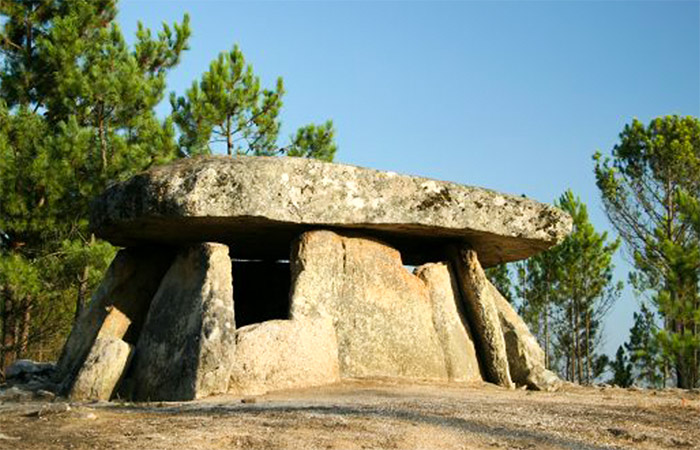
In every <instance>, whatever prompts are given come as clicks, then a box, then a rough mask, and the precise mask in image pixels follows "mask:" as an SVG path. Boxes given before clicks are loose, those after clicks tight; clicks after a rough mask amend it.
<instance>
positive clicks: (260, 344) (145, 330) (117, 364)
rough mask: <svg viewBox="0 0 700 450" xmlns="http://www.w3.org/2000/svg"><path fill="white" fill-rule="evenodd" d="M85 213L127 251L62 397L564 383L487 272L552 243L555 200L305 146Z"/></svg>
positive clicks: (79, 327) (109, 277) (220, 166)
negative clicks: (357, 384) (385, 383)
mask: <svg viewBox="0 0 700 450" xmlns="http://www.w3.org/2000/svg"><path fill="white" fill-rule="evenodd" d="M91 226H92V228H93V231H94V232H95V234H96V235H97V236H98V237H101V238H103V239H106V240H108V241H110V242H112V243H113V244H115V245H119V246H122V247H123V248H122V249H121V250H119V252H118V253H117V255H116V257H115V259H114V261H113V262H112V264H111V265H110V267H109V269H108V271H107V273H106V274H105V276H104V279H103V281H102V283H101V284H100V286H99V287H98V289H97V290H96V291H95V293H94V294H93V296H92V299H91V302H90V304H89V305H88V307H87V308H86V309H85V311H83V313H82V315H81V316H80V317H79V318H78V320H77V321H76V323H75V325H74V327H73V330H72V331H71V334H70V336H69V338H68V340H67V342H66V344H65V346H64V349H63V352H62V355H61V357H60V359H59V361H58V363H57V367H56V375H55V376H56V381H57V382H58V383H59V384H60V386H61V387H60V389H61V391H62V393H63V394H65V395H67V396H69V397H71V398H73V399H76V400H92V399H100V400H109V399H113V398H117V397H118V398H126V399H132V400H137V401H155V400H158V401H161V400H162V401H165V400H192V399H197V398H202V397H206V396H210V395H216V394H223V393H230V394H236V395H257V394H262V393H265V392H269V391H274V390H280V389H289V388H299V387H309V386H318V385H323V384H329V383H336V382H339V381H341V380H342V379H346V378H376V377H382V378H385V377H389V378H410V379H424V380H441V381H446V380H449V381H454V382H472V381H487V382H491V383H495V384H498V385H500V386H503V387H507V388H513V387H516V386H526V387H528V388H530V389H544V390H552V389H556V388H557V387H558V386H559V384H560V383H561V382H560V381H559V379H558V378H557V377H556V376H555V375H554V374H553V373H551V372H550V371H548V370H546V369H545V367H544V354H543V351H542V350H541V348H540V347H539V345H538V343H537V341H536V339H535V338H534V337H533V336H532V334H531V333H530V332H529V330H528V328H527V326H526V325H525V323H524V322H523V321H522V319H521V318H520V317H519V316H518V314H517V313H516V312H515V310H514V309H513V308H512V306H511V305H510V304H509V303H508V302H507V301H506V300H505V299H504V298H503V296H501V294H500V293H499V292H498V291H497V290H496V288H495V287H494V286H493V285H492V284H491V283H490V282H489V281H488V279H487V278H486V276H485V274H484V270H483V267H487V266H490V265H494V264H498V263H501V262H507V261H514V260H518V259H523V258H526V257H528V256H530V255H533V254H536V253H537V252H539V251H542V250H544V249H546V248H548V247H550V246H552V245H555V244H556V243H558V242H560V241H561V240H562V239H563V238H564V237H565V236H566V235H567V234H568V232H569V231H570V227H571V219H570V218H569V217H568V216H567V215H566V214H565V213H563V212H561V211H560V210H558V209H556V208H553V207H551V206H549V205H544V204H541V203H537V202H534V201H532V200H528V199H523V198H521V197H514V196H508V195H505V194H500V193H497V192H494V191H490V190H486V189H481V188H474V187H469V186H461V185H457V184H454V183H448V182H442V181H436V180H429V179H425V178H420V177H411V176H406V175H398V174H395V173H392V172H380V171H374V170H371V169H363V168H357V167H353V166H345V165H340V164H331V163H324V162H319V161H312V160H305V159H300V158H266V157H242V158H235V159H232V158H223V157H206V158H193V159H190V160H184V161H179V162H176V163H174V164H170V165H166V166H162V167H158V168H156V169H153V170H151V171H149V172H145V173H143V174H139V175H137V176H135V177H134V178H132V179H130V180H127V181H125V182H122V183H119V184H116V185H114V186H112V187H111V188H110V189H108V190H107V191H106V192H105V193H104V194H103V195H101V196H100V197H99V198H98V199H96V201H95V203H94V205H93V208H92V217H91ZM405 264H411V265H412V266H414V268H413V270H412V271H409V270H408V269H407V268H406V266H405Z"/></svg>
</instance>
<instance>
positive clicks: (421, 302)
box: [290, 231, 448, 380]
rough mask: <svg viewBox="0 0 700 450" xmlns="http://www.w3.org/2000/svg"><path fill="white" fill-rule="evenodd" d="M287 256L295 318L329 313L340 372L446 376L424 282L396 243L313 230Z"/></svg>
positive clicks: (435, 377) (426, 376) (439, 377)
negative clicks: (403, 258) (405, 262)
mask: <svg viewBox="0 0 700 450" xmlns="http://www.w3.org/2000/svg"><path fill="white" fill-rule="evenodd" d="M290 259H291V264H292V297H291V314H292V319H293V320H296V319H313V318H317V317H321V318H323V317H325V318H330V319H331V320H332V323H333V325H334V327H335V331H336V334H337V337H338V358H339V363H340V373H341V376H343V377H407V378H427V379H431V378H432V379H442V380H445V379H447V378H448V376H447V369H446V368H445V359H444V356H443V350H442V348H441V346H440V340H439V339H438V337H437V333H436V332H435V329H434V325H433V320H432V308H431V305H430V297H429V294H428V290H427V288H426V286H425V283H423V282H422V281H421V280H420V279H419V278H418V277H416V276H415V275H413V274H411V273H410V272H409V271H407V270H406V268H405V267H404V266H403V264H402V261H401V255H400V254H399V252H398V251H396V250H395V249H393V248H391V247H389V246H387V245H385V244H383V243H381V242H377V241H375V240H372V239H365V238H359V237H345V236H340V235H338V234H336V233H333V232H330V231H311V232H307V233H304V234H302V235H301V237H300V238H299V239H298V240H297V242H296V243H295V244H294V247H293V250H292V257H291V258H290Z"/></svg>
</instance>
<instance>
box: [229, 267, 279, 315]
mask: <svg viewBox="0 0 700 450" xmlns="http://www.w3.org/2000/svg"><path fill="white" fill-rule="evenodd" d="M231 266H232V270H233V309H234V313H235V315H236V328H240V327H244V326H246V325H250V324H252V323H260V322H265V321H266V320H276V319H289V289H290V285H291V278H292V277H291V273H290V267H289V261H254V260H240V259H233V260H231Z"/></svg>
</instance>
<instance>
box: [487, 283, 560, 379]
mask: <svg viewBox="0 0 700 450" xmlns="http://www.w3.org/2000/svg"><path fill="white" fill-rule="evenodd" d="M489 284H490V283H489ZM489 290H490V291H491V292H492V296H493V299H494V302H495V304H496V309H497V310H498V316H499V318H500V320H501V328H502V329H503V337H504V338H505V341H506V352H507V354H508V367H509V369H510V377H511V378H512V379H513V381H514V382H515V383H516V384H517V385H519V386H527V387H528V388H529V389H533V390H537V391H553V390H556V389H558V388H559V386H561V384H562V382H561V380H560V379H559V378H558V377H557V376H556V375H555V374H554V373H553V372H551V371H549V370H547V369H545V366H544V351H543V350H542V348H541V347H540V345H539V343H538V342H537V339H535V337H534V336H533V335H532V333H530V329H529V328H528V327H527V325H526V324H525V322H524V321H523V319H521V318H520V316H519V315H518V313H517V312H515V310H514V309H513V307H512V306H510V303H508V301H507V300H506V299H505V298H503V296H502V295H501V293H500V292H498V290H497V289H496V287H495V286H494V285H492V284H490V286H489Z"/></svg>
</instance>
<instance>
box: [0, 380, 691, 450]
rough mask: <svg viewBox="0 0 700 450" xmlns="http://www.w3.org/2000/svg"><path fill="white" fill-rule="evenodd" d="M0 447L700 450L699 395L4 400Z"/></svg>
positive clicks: (433, 391) (346, 386) (387, 390)
mask: <svg viewBox="0 0 700 450" xmlns="http://www.w3.org/2000/svg"><path fill="white" fill-rule="evenodd" d="M0 448H8V449H66V448H68V449H124V448H129V449H131V448H139V449H172V448H178V449H183V450H184V449H223V448H226V449H236V448H245V449H248V448H342V449H344V448H348V449H361V448H430V449H433V448H469V449H477V448H488V449H492V448H513V449H529V448H532V449H551V448H572V449H574V448H575V449H579V448H580V449H596V448H635V449H637V448H640V449H648V448H700V393H699V392H697V391H680V390H663V391H652V390H638V389H618V388H596V387H590V388H582V387H573V386H572V387H567V388H565V389H564V390H563V391H560V392H556V393H543V392H529V391H522V390H517V391H508V390H504V389H500V388H497V387H495V386H492V385H487V384H480V385H473V384H472V385H455V384H439V383H415V382H411V383H404V382H396V381H386V380H375V381H352V382H344V383H343V384H339V385H333V386H327V387H323V388H315V389H305V390H296V391H285V392H279V393H274V394H268V395H264V396H259V397H254V398H253V397H251V398H244V399H241V398H240V397H214V398H208V399H205V400H201V401H197V402H189V403H118V402H112V403H91V404H89V403H71V404H70V406H68V407H67V404H65V403H61V402H60V401H58V400H57V401H55V402H53V403H41V402H25V403H5V404H2V405H0Z"/></svg>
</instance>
